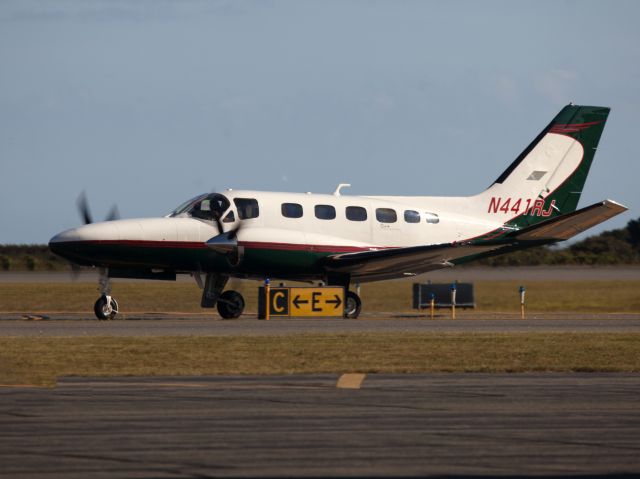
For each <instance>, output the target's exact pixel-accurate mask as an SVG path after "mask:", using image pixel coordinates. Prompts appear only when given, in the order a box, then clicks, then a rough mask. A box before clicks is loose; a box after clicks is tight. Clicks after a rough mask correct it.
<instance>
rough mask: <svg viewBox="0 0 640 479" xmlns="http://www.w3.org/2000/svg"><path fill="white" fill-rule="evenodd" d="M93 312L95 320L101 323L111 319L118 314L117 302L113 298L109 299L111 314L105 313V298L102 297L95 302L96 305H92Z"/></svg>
mask: <svg viewBox="0 0 640 479" xmlns="http://www.w3.org/2000/svg"><path fill="white" fill-rule="evenodd" d="M93 312H94V313H96V318H98V319H99V320H101V321H104V320H106V319H113V318H115V317H116V314H118V302H117V301H116V300H115V298H114V297H113V296H112V297H111V313H107V297H106V296H105V295H102V296H100V297H99V298H98V300H97V301H96V304H94V305H93Z"/></svg>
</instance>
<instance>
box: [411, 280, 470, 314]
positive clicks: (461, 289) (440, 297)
mask: <svg viewBox="0 0 640 479" xmlns="http://www.w3.org/2000/svg"><path fill="white" fill-rule="evenodd" d="M455 285H456V307H458V308H475V307H476V300H475V296H474V294H473V283H455ZM431 293H433V294H434V295H435V307H436V308H450V307H451V283H428V284H423V283H413V309H425V308H429V307H430V306H431Z"/></svg>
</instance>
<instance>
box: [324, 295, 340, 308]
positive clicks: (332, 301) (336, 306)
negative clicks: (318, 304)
mask: <svg viewBox="0 0 640 479" xmlns="http://www.w3.org/2000/svg"><path fill="white" fill-rule="evenodd" d="M333 297H334V298H336V299H331V300H329V299H327V300H326V301H325V303H327V304H335V306H334V307H333V309H338V307H339V306H340V305H341V304H342V301H340V296H338V295H337V294H334V295H333Z"/></svg>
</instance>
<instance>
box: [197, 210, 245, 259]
mask: <svg viewBox="0 0 640 479" xmlns="http://www.w3.org/2000/svg"><path fill="white" fill-rule="evenodd" d="M214 222H215V224H216V227H217V228H218V235H217V236H214V237H213V238H211V239H210V240H209V241H207V243H206V244H207V246H208V247H209V248H211V249H212V250H214V251H216V252H218V253H223V254H228V253H234V252H237V250H238V233H239V232H240V230H241V229H242V225H243V223H242V221H238V225H237V226H236V227H235V228H233V229H231V230H229V231H225V230H224V227H223V225H222V221H221V220H220V218H219V217H217V216H216V217H214Z"/></svg>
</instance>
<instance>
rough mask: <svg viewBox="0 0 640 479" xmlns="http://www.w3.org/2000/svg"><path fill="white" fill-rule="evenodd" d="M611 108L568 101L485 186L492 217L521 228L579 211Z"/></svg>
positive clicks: (484, 193) (488, 208) (488, 209)
mask: <svg viewBox="0 0 640 479" xmlns="http://www.w3.org/2000/svg"><path fill="white" fill-rule="evenodd" d="M608 115H609V108H606V107H599V106H577V105H567V106H566V107H564V108H563V109H562V110H561V111H560V113H558V115H557V116H556V117H555V118H554V119H553V121H552V122H551V123H549V125H547V127H546V128H545V129H544V130H542V132H541V133H540V134H539V135H538V136H537V137H536V138H535V140H533V142H531V144H530V145H529V146H528V147H527V148H526V149H525V150H524V151H523V152H522V153H521V154H520V155H519V156H518V157H517V158H516V159H515V160H514V161H513V163H511V165H509V167H508V168H507V169H506V170H505V171H504V172H503V173H502V174H501V175H500V176H499V177H498V179H497V180H496V181H495V182H494V183H493V185H491V187H489V188H488V189H487V190H486V191H484V192H483V193H481V194H480V195H479V197H480V198H482V201H483V202H486V208H487V210H486V211H487V214H488V215H489V216H490V217H492V218H493V219H503V220H504V222H505V223H507V224H509V225H512V226H517V227H519V228H522V227H525V226H529V225H532V224H536V223H538V222H540V221H542V220H546V219H549V218H551V217H555V216H558V215H562V214H566V213H570V212H572V211H575V210H576V208H577V206H578V200H579V199H580V194H581V193H582V189H583V187H584V184H585V181H586V179H587V175H588V173H589V168H590V167H591V162H592V161H593V157H594V155H595V152H596V148H597V146H598V142H599V140H600V136H601V135H602V131H603V129H604V125H605V122H606V121H607V116H608Z"/></svg>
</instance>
